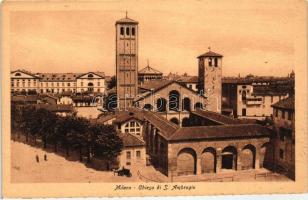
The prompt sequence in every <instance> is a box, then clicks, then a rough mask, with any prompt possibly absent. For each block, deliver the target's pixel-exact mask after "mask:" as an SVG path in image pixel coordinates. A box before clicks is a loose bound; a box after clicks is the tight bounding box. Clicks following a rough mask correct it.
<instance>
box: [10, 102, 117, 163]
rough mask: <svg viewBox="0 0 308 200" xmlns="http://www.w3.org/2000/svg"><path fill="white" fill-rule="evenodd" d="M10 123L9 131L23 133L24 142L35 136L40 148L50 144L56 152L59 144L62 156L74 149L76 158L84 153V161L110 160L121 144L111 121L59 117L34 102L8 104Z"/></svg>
mask: <svg viewBox="0 0 308 200" xmlns="http://www.w3.org/2000/svg"><path fill="white" fill-rule="evenodd" d="M11 127H12V133H15V134H16V133H17V137H18V138H19V139H20V134H23V135H24V136H25V138H26V142H28V141H29V137H32V138H34V142H35V144H36V141H37V138H40V139H41V141H42V143H43V148H47V144H51V145H53V148H54V151H55V152H57V151H58V147H59V146H61V147H62V148H64V149H65V152H66V156H70V154H69V152H70V150H74V151H78V152H79V159H80V161H83V159H82V158H83V156H84V155H85V156H86V158H87V162H88V163H89V162H91V157H96V158H99V159H103V160H106V161H112V160H114V159H115V158H116V157H117V156H118V155H119V154H120V152H121V150H122V147H123V143H122V140H121V138H120V137H119V136H118V134H117V133H116V130H115V128H114V126H112V125H103V124H97V123H91V122H90V121H89V120H87V119H85V118H81V117H77V116H75V115H70V116H65V117H63V116H59V115H57V114H55V113H53V112H51V111H49V110H46V109H43V108H39V109H36V108H35V107H34V106H17V105H12V108H11Z"/></svg>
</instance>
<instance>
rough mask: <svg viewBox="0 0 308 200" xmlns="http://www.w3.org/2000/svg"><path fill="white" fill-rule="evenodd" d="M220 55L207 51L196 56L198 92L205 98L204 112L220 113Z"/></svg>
mask: <svg viewBox="0 0 308 200" xmlns="http://www.w3.org/2000/svg"><path fill="white" fill-rule="evenodd" d="M222 57H223V56H222V55H220V54H218V53H215V52H213V51H211V48H210V47H209V51H208V52H206V53H204V54H202V55H200V56H198V57H197V58H198V90H199V94H203V95H204V96H205V97H206V98H207V105H206V110H209V111H213V112H218V113H221V93H222V81H221V79H222Z"/></svg>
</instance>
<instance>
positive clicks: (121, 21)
mask: <svg viewBox="0 0 308 200" xmlns="http://www.w3.org/2000/svg"><path fill="white" fill-rule="evenodd" d="M116 24H138V22H137V21H135V20H133V19H130V18H128V17H127V16H126V17H125V18H122V19H119V20H117V21H116Z"/></svg>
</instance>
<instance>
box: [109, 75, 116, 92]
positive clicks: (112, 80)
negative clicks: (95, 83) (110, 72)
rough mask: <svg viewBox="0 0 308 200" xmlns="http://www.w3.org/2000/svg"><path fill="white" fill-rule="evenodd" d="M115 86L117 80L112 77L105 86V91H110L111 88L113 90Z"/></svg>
mask: <svg viewBox="0 0 308 200" xmlns="http://www.w3.org/2000/svg"><path fill="white" fill-rule="evenodd" d="M116 86H117V78H116V76H112V77H111V79H110V82H109V83H108V84H107V89H108V90H110V89H111V88H114V87H116Z"/></svg>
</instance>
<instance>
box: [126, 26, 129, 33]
mask: <svg viewBox="0 0 308 200" xmlns="http://www.w3.org/2000/svg"><path fill="white" fill-rule="evenodd" d="M126 35H129V28H128V27H127V28H126Z"/></svg>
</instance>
